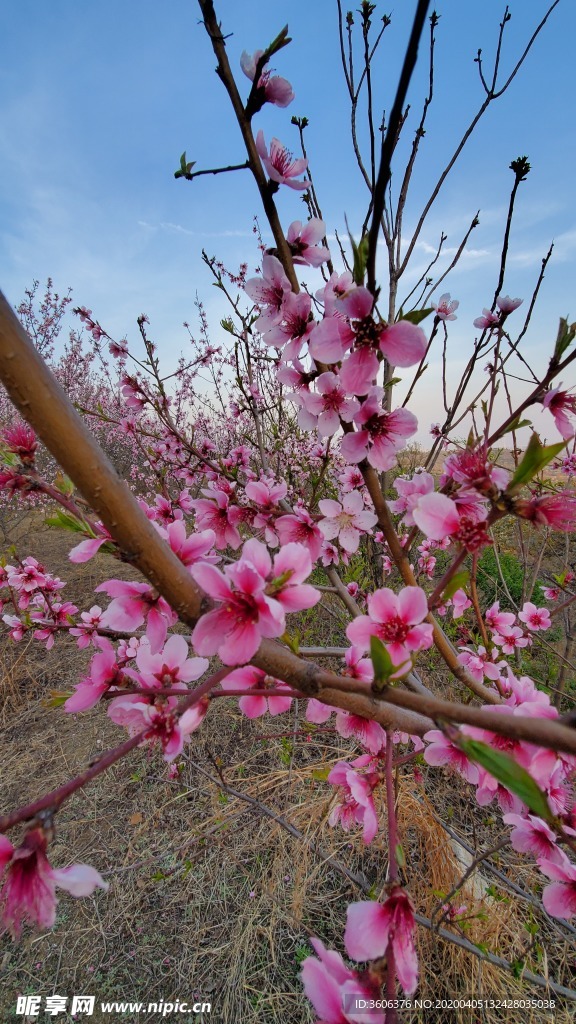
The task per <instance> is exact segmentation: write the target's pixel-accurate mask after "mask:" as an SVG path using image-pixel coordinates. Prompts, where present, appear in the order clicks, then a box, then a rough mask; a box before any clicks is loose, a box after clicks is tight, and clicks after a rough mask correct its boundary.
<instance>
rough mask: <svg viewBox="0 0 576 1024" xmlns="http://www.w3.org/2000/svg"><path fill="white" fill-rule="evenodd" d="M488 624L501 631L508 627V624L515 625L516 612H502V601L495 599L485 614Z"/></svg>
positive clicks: (496, 630)
mask: <svg viewBox="0 0 576 1024" xmlns="http://www.w3.org/2000/svg"><path fill="white" fill-rule="evenodd" d="M484 618H485V620H486V625H487V626H489V627H490V629H493V630H494V631H495V632H499V631H500V630H502V629H506V628H507V627H508V626H513V625H514V620H515V618H516V616H515V615H514V612H501V611H500V601H494V604H492V605H491V606H490V608H489V609H488V611H487V612H486V613H485V616H484Z"/></svg>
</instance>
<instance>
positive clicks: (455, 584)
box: [442, 569, 470, 601]
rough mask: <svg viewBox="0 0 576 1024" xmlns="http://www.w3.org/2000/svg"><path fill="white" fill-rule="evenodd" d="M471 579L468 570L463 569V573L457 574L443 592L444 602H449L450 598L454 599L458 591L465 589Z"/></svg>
mask: <svg viewBox="0 0 576 1024" xmlns="http://www.w3.org/2000/svg"><path fill="white" fill-rule="evenodd" d="M469 579H470V573H469V572H468V570H467V569H463V570H462V572H457V573H455V574H454V576H453V577H452V579H451V580H449V582H448V583H447V584H446V586H445V588H444V590H443V591H442V600H443V601H447V600H448V598H449V597H454V594H455V593H456V591H457V590H460V589H461V588H464V587H465V586H466V584H467V583H468V581H469Z"/></svg>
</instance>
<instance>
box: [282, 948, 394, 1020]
mask: <svg viewBox="0 0 576 1024" xmlns="http://www.w3.org/2000/svg"><path fill="white" fill-rule="evenodd" d="M310 943H311V945H312V946H313V948H314V950H315V952H316V953H317V954H318V957H319V958H320V959H319V960H318V959H317V958H316V957H315V956H309V957H306V959H305V960H304V961H303V963H302V970H301V972H300V977H301V979H302V984H303V986H304V991H305V993H306V995H307V997H308V999H309V1000H310V1002H311V1003H312V1006H313V1007H314V1009H315V1010H316V1013H317V1014H318V1017H319V1024H355V1022H356V1021H358V1019H359V1014H360V1015H361V1016H362V1018H364V1019H366V1012H365V1011H364V1010H360V1011H358V1010H354V1009H350V1013H349V1014H348V1013H346V1011H345V1009H344V1008H345V1007H348V1006H350V1007H353V1005H354V1003H355V1001H356V1000H360V999H365V1000H374V999H378V998H379V995H380V989H379V987H378V986H376V985H374V984H373V983H371V982H370V980H369V979H368V978H367V976H366V975H363V976H360V975H359V974H357V973H356V972H355V971H351V970H349V968H348V967H346V965H345V964H344V961H343V959H342V957H341V956H340V954H339V953H336V952H335V951H334V950H332V949H326V946H325V945H324V943H323V942H321V941H320V939H315V938H312V939H310ZM370 1024H384V1014H383V1013H382V1012H381V1011H380V1010H371V1011H370Z"/></svg>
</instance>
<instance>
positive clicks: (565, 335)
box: [552, 316, 576, 362]
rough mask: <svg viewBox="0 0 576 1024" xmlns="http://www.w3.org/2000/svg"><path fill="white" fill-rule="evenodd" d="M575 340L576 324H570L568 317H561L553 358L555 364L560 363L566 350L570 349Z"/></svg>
mask: <svg viewBox="0 0 576 1024" xmlns="http://www.w3.org/2000/svg"><path fill="white" fill-rule="evenodd" d="M574 338H576V324H569V323H568V318H567V317H566V319H565V318H564V317H563V316H561V317H560V324H559V327H558V334H557V336H556V345H555V346H554V355H553V357H552V361H553V362H559V361H560V359H561V358H562V356H563V355H564V353H565V351H566V349H567V348H570V345H571V344H572V342H573V341H574Z"/></svg>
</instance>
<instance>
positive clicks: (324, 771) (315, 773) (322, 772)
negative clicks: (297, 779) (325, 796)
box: [312, 767, 330, 782]
mask: <svg viewBox="0 0 576 1024" xmlns="http://www.w3.org/2000/svg"><path fill="white" fill-rule="evenodd" d="M329 775H330V768H328V767H326V768H314V769H313V770H312V778H313V779H316V780H317V781H318V782H326V781H327V780H328V776H329Z"/></svg>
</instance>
